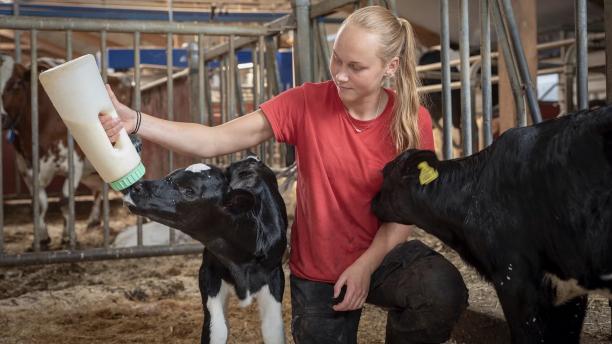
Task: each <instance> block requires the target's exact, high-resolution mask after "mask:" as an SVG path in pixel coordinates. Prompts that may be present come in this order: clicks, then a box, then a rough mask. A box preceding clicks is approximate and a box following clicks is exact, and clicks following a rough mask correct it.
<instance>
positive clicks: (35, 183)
mask: <svg viewBox="0 0 612 344" xmlns="http://www.w3.org/2000/svg"><path fill="white" fill-rule="evenodd" d="M37 33H38V32H37V31H36V29H32V30H30V46H31V47H32V48H31V51H30V59H31V64H30V70H31V71H30V92H31V96H30V107H31V112H32V147H31V148H32V209H33V212H34V251H36V252H38V251H40V239H41V237H40V231H41V230H43V229H44V230H46V228H42V224H41V223H40V222H41V218H40V198H39V194H40V181H39V179H38V175H39V173H40V171H39V169H40V166H39V165H38V164H39V161H38V145H39V140H38V139H39V137H38V61H37V59H38V51H37V44H38V43H37V39H36V36H37Z"/></svg>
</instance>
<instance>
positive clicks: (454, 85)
mask: <svg viewBox="0 0 612 344" xmlns="http://www.w3.org/2000/svg"><path fill="white" fill-rule="evenodd" d="M498 82H499V77H498V76H493V77H491V83H493V84H497V83H498ZM449 88H450V89H451V90H458V89H460V88H461V81H453V82H451V83H450V84H449ZM440 91H443V85H442V84H435V85H427V86H419V87H418V88H417V92H419V94H427V93H433V92H440Z"/></svg>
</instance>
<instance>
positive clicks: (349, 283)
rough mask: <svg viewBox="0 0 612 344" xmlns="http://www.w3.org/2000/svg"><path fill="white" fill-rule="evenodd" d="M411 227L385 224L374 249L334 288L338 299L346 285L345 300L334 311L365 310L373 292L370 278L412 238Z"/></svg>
mask: <svg viewBox="0 0 612 344" xmlns="http://www.w3.org/2000/svg"><path fill="white" fill-rule="evenodd" d="M410 230H411V226H407V225H402V224H398V223H383V224H382V225H381V226H380V229H379V230H378V232H377V233H376V236H374V240H372V243H371V244H370V247H369V248H368V249H367V250H366V251H365V252H364V253H363V254H362V255H361V256H359V258H357V260H356V261H355V262H354V263H353V264H351V266H349V267H348V268H347V269H346V270H344V272H343V273H342V274H341V275H340V277H339V278H338V281H337V282H336V284H335V285H334V298H336V297H338V295H340V290H341V289H342V287H343V286H344V285H346V293H345V295H344V300H342V302H340V303H339V304H337V305H335V306H334V307H333V308H334V310H336V311H349V310H353V309H358V308H361V307H362V306H363V303H364V302H365V300H366V298H367V297H368V291H369V289H370V276H372V274H373V273H374V271H375V270H376V269H377V268H378V267H379V266H380V263H382V261H383V259H384V258H385V256H386V255H387V253H389V251H391V250H392V249H393V248H394V247H395V246H397V245H398V244H400V243H402V242H405V241H406V240H407V239H408V237H409V236H410Z"/></svg>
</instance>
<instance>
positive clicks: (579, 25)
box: [575, 0, 589, 110]
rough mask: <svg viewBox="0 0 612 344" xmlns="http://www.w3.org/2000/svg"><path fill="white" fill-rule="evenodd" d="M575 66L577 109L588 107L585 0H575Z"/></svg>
mask: <svg viewBox="0 0 612 344" xmlns="http://www.w3.org/2000/svg"><path fill="white" fill-rule="evenodd" d="M575 6H576V9H575V13H576V16H575V18H576V25H575V30H576V67H577V68H578V73H577V84H578V85H577V88H578V109H579V110H586V109H588V108H589V88H588V87H589V85H588V79H589V65H588V64H589V60H588V56H587V55H588V43H589V42H588V38H587V18H586V17H587V4H586V0H576V2H575Z"/></svg>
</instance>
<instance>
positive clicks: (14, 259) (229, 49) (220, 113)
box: [0, 0, 355, 266]
mask: <svg viewBox="0 0 612 344" xmlns="http://www.w3.org/2000/svg"><path fill="white" fill-rule="evenodd" d="M354 2H355V1H353V0H352V1H346V0H343V1H327V2H323V3H321V4H317V5H314V6H310V5H309V4H308V7H307V11H302V12H304V13H302V14H299V12H300V11H298V10H296V13H298V15H307V16H312V15H317V16H324V15H327V14H331V13H333V12H334V11H335V10H336V9H337V8H339V7H342V6H344V5H345V4H347V3H354ZM14 9H15V10H14V15H13V16H4V17H0V28H3V29H12V30H14V32H15V35H14V37H15V40H16V41H15V60H16V62H21V60H22V53H21V38H22V36H21V31H22V30H26V31H28V32H29V33H30V51H31V52H30V60H31V62H30V63H31V69H32V71H37V70H38V66H37V55H36V54H37V51H38V40H37V34H38V32H39V31H48V30H53V31H64V32H65V33H66V34H65V39H66V42H65V44H66V53H65V57H66V60H70V59H72V58H73V33H74V32H75V31H77V32H99V34H100V52H101V54H100V61H99V65H100V72H101V75H102V78H103V80H104V81H105V82H106V81H107V78H108V54H107V51H108V49H107V48H108V33H109V32H112V33H124V34H125V33H127V34H132V36H133V37H132V40H133V50H134V69H133V73H134V74H133V85H134V92H133V100H132V104H130V105H131V106H132V107H133V108H134V109H136V110H140V109H141V107H142V97H141V93H142V91H147V90H149V89H151V88H154V87H158V86H160V85H162V84H164V83H165V84H166V92H167V109H168V114H167V116H168V117H167V118H168V119H169V120H173V119H175V114H174V110H173V108H174V105H175V104H174V98H173V97H172V94H173V93H174V92H175V90H174V89H175V88H174V80H176V79H177V78H184V77H186V76H188V75H193V77H194V78H195V79H196V80H197V82H196V83H195V84H196V85H197V92H196V94H197V111H196V112H195V113H194V121H195V122H199V123H201V124H205V125H209V126H213V125H218V124H220V123H224V122H226V121H229V120H232V119H234V118H236V117H237V116H240V115H243V114H244V113H245V112H246V110H245V98H244V92H243V91H245V90H244V89H243V87H242V85H241V77H240V74H239V71H238V66H237V59H236V52H237V51H238V50H239V49H242V48H250V49H251V51H252V56H253V67H252V72H253V84H252V87H250V88H249V90H247V91H249V92H251V94H252V102H253V106H254V108H256V107H257V106H259V105H260V104H261V103H262V102H264V101H265V100H266V99H268V98H270V97H272V96H274V95H276V94H278V93H279V91H280V89H281V88H280V81H279V73H278V70H277V66H276V56H275V54H276V52H277V46H278V44H279V42H278V36H279V35H280V33H281V32H284V31H288V30H293V31H295V29H296V21H297V20H296V16H295V14H293V15H287V16H284V17H281V18H279V19H277V20H275V21H272V22H270V23H267V24H265V25H263V26H260V27H243V26H228V25H215V24H205V23H183V22H173V21H170V22H159V21H127V22H126V21H115V20H81V19H72V18H62V19H59V18H37V17H25V16H19V7H18V5H17V4H15V6H14ZM307 23H308V21H307ZM144 33H155V34H165V35H166V59H167V64H166V76H165V77H164V78H161V79H159V80H156V81H153V82H150V83H147V84H144V85H143V84H142V82H141V65H142V64H141V61H140V49H141V35H142V34H144ZM175 35H193V36H195V37H197V41H196V42H197V45H196V47H195V51H194V52H193V55H191V56H195V60H196V61H197V63H195V66H190V67H189V68H188V69H186V70H182V71H178V72H175V70H174V68H173V54H172V52H173V48H174V44H173V37H174V36H175ZM297 35H299V33H298V34H297ZM297 35H296V36H297ZM208 36H223V37H227V40H226V43H222V44H219V45H217V46H213V47H212V48H209V49H208V50H205V49H204V47H205V39H206V37H208ZM296 55H297V54H294V56H296ZM300 59H301V57H300V56H298V57H297V58H296V60H300ZM211 61H217V62H218V66H217V67H214V68H213V67H210V64H209V63H208V62H211ZM190 62H193V61H190ZM298 65H300V66H307V65H308V64H306V63H298ZM295 74H296V76H297V80H300V75H303V74H302V73H301V72H300V71H296V72H295ZM211 75H218V76H219V78H220V81H221V88H220V89H219V91H218V97H217V98H218V100H217V101H216V103H217V104H216V105H217V106H216V108H217V109H216V108H215V101H214V100H213V95H212V93H213V92H212V91H213V90H212V88H211V80H210V77H211ZM30 83H31V85H30V87H31V93H32V98H31V99H30V105H31V107H32V138H33V145H32V152H33V154H34V159H33V161H32V165H33V175H35V176H36V175H38V174H39V170H40V167H39V166H38V140H39V130H38V123H39V121H38V97H39V95H38V94H37V90H38V88H37V85H38V73H37V72H34V73H31V79H30ZM215 114H216V115H215ZM67 141H68V149H69V156H70V159H71V161H70V168H69V176H68V180H69V190H68V192H69V197H68V199H69V202H68V209H69V215H68V223H67V230H68V233H69V244H68V249H66V250H60V251H41V247H40V240H39V239H40V238H39V236H40V230H41V228H40V227H41V224H40V223H38V219H39V218H40V216H39V214H40V202H39V199H38V197H33V200H32V209H33V210H32V211H33V222H34V243H33V247H32V249H33V252H7V250H6V245H5V239H6V235H4V234H5V233H4V229H5V226H4V219H5V216H4V212H3V210H4V208H2V211H1V212H0V266H14V265H29V264H47V263H60V262H75V261H87V260H100V259H119V258H136V257H149V256H162V255H174V254H190V253H199V252H201V251H202V248H203V247H202V245H201V244H181V245H178V244H176V242H175V239H176V238H175V233H174V230H172V229H171V230H170V232H169V245H156V246H144V245H143V233H142V218H140V217H139V218H138V225H137V245H136V246H134V247H127V248H113V247H111V246H110V240H111V234H110V229H109V213H110V206H109V198H108V196H109V195H108V185H106V184H105V185H104V190H103V243H102V247H96V248H84V249H77V242H78V240H77V238H76V231H75V191H76V190H75V189H76V186H77V185H75V171H74V161H72V160H73V155H74V141H73V139H72V136H71V135H70V133H69V134H68V138H67ZM0 148H1V146H0ZM253 151H254V152H256V153H259V155H260V158H261V159H262V160H264V161H266V162H267V163H268V164H269V165H271V166H272V167H273V168H275V167H276V168H279V167H282V166H285V165H286V163H285V162H284V158H285V157H284V154H285V153H286V152H285V151H286V149H285V148H284V145H280V144H278V143H275V142H274V141H273V140H270V141H268V142H265V143H262V144H261V145H259V147H254V149H253ZM245 153H246V152H242V153H237V154H229V155H227V156H222V157H215V158H211V159H205V162H209V163H215V164H217V165H221V166H224V165H227V164H229V163H231V162H232V161H235V160H236V159H238V158H241V157H243V156H244V155H245ZM174 160H175V158H174V156H173V154H172V153H169V154H168V156H167V161H168V165H169V169H170V170H172V169H173V168H174V166H173V165H174V164H175V161H174ZM0 167H1V165H0ZM0 178H2V176H0ZM1 182H2V179H0V188H1V185H2V183H1ZM17 182H19V180H17ZM31 183H32V188H33V190H34V193H33V194H34V195H37V194H38V192H37V190H39V189H40V187H41V186H40V182H39V180H38V178H33V180H32V181H31ZM0 191H2V189H0ZM0 203H2V204H4V197H3V193H2V192H0Z"/></svg>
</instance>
